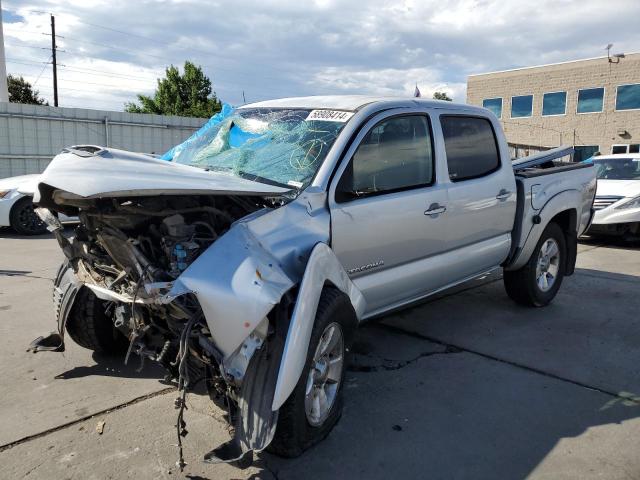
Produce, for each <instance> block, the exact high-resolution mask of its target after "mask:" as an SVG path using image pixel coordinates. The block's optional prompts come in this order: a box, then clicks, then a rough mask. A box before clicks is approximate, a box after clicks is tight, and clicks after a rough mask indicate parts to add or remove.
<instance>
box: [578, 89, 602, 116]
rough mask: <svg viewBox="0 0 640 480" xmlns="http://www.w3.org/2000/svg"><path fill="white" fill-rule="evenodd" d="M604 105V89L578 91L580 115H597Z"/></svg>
mask: <svg viewBox="0 0 640 480" xmlns="http://www.w3.org/2000/svg"><path fill="white" fill-rule="evenodd" d="M603 104H604V88H602V87H598V88H585V89H583V90H578V113H597V112H601V111H602V106H603Z"/></svg>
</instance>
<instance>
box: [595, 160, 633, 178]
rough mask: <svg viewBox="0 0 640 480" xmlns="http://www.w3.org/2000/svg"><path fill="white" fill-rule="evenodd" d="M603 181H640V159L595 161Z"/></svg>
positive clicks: (598, 174) (598, 173)
mask: <svg viewBox="0 0 640 480" xmlns="http://www.w3.org/2000/svg"><path fill="white" fill-rule="evenodd" d="M593 163H594V165H595V166H596V168H597V169H598V171H597V172H596V176H597V177H598V178H599V179H602V180H640V158H603V159H600V160H598V159H596V158H594V159H593Z"/></svg>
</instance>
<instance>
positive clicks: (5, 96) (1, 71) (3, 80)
mask: <svg viewBox="0 0 640 480" xmlns="http://www.w3.org/2000/svg"><path fill="white" fill-rule="evenodd" d="M8 101H9V88H8V86H7V63H6V59H5V57H4V34H3V32H2V5H1V4H0V102H8Z"/></svg>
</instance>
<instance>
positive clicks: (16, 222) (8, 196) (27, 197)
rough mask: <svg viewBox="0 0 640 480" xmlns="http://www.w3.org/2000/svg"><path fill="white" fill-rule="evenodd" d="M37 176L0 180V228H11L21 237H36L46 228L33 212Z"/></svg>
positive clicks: (38, 176)
mask: <svg viewBox="0 0 640 480" xmlns="http://www.w3.org/2000/svg"><path fill="white" fill-rule="evenodd" d="M38 178H40V175H39V174H35V175H21V176H19V177H10V178H3V179H1V180H0V227H11V228H13V229H14V230H15V231H16V232H17V233H20V234H22V235H38V234H42V233H45V232H46V231H47V226H46V225H45V224H44V222H42V220H40V218H38V216H37V215H36V214H35V212H34V211H33V192H34V191H35V189H36V185H37V184H38Z"/></svg>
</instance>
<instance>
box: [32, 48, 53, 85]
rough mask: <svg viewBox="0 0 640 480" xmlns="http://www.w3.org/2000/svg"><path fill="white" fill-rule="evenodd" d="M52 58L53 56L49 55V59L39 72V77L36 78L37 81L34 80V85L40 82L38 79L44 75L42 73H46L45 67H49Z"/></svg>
mask: <svg viewBox="0 0 640 480" xmlns="http://www.w3.org/2000/svg"><path fill="white" fill-rule="evenodd" d="M50 59H51V56H49V58H47V61H46V62H45V64H44V66H43V67H42V70H40V73H39V74H38V77H37V78H36V81H35V82H33V86H34V87H35V86H36V85H37V84H38V80H40V77H41V76H42V74H43V73H44V71H45V69H46V68H47V65H48V64H49V60H50Z"/></svg>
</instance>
